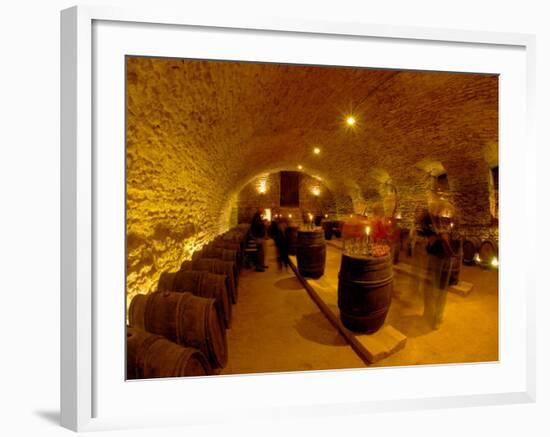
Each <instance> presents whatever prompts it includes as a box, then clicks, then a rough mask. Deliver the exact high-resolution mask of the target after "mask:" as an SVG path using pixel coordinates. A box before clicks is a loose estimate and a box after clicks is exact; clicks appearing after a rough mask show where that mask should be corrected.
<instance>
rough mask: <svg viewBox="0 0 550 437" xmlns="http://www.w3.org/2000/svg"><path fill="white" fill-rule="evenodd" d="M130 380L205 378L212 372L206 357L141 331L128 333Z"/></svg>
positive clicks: (132, 330)
mask: <svg viewBox="0 0 550 437" xmlns="http://www.w3.org/2000/svg"><path fill="white" fill-rule="evenodd" d="M126 346H127V347H126V354H127V355H126V378H127V379H142V378H173V377H179V376H204V375H210V374H212V368H211V367H210V364H209V362H208V360H207V359H206V357H205V356H204V354H203V353H202V352H201V351H199V350H198V349H195V348H190V347H183V346H180V345H178V344H176V343H173V342H171V341H169V340H167V339H166V338H164V337H162V336H160V335H155V334H151V333H149V332H145V331H143V330H141V329H137V328H132V327H128V328H127V329H126Z"/></svg>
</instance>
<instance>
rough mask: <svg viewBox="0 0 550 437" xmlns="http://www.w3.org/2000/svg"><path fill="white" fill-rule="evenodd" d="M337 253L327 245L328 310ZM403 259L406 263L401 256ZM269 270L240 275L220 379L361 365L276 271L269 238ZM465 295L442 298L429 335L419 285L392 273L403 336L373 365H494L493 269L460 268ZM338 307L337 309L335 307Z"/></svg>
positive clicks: (395, 313)
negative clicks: (401, 344) (398, 346)
mask: <svg viewBox="0 0 550 437" xmlns="http://www.w3.org/2000/svg"><path fill="white" fill-rule="evenodd" d="M340 255H341V251H340V250H339V249H337V248H335V247H333V246H327V264H326V269H325V276H324V277H323V278H324V279H323V280H324V281H325V284H330V283H332V286H326V287H325V288H324V290H323V292H322V293H323V294H324V296H323V299H324V300H325V302H327V303H328V304H329V306H332V307H334V306H335V302H336V300H335V299H336V297H335V292H336V287H337V274H338V270H339V267H340ZM401 255H402V256H401V261H402V262H411V261H412V260H411V259H410V258H407V257H406V255H405V254H404V253H402V254H401ZM266 259H267V260H268V264H269V266H270V267H269V269H267V270H266V272H264V273H260V272H255V271H252V270H243V271H242V274H241V280H240V283H239V302H238V303H237V305H235V306H234V307H233V309H234V313H233V325H232V328H231V329H230V330H228V331H227V335H228V348H229V361H228V364H227V366H226V367H225V368H224V369H223V370H222V372H221V373H222V374H242V373H261V372H280V371H303V370H327V369H342V368H358V367H365V363H364V362H363V361H362V360H361V359H360V358H359V357H358V356H357V355H356V353H355V352H354V351H353V349H352V348H351V347H350V346H349V345H348V343H347V342H346V340H345V339H344V338H343V337H342V336H341V335H340V334H339V332H338V331H337V330H336V329H335V328H334V327H333V326H332V325H331V324H330V323H329V322H328V320H327V319H326V318H325V316H324V315H323V314H322V313H321V312H320V310H319V309H318V308H317V306H316V305H315V304H314V303H313V301H312V300H311V299H310V297H309V296H308V294H307V292H306V291H305V290H304V289H303V288H302V286H301V284H300V283H299V281H298V280H297V279H296V277H295V276H294V274H293V273H292V271H291V270H290V269H289V271H288V273H286V272H278V269H277V264H276V262H275V251H274V247H273V243H272V241H268V256H267V257H266ZM461 279H462V280H465V281H468V282H471V283H473V284H474V289H473V291H472V292H471V293H470V295H468V296H466V297H463V296H459V295H455V294H452V293H448V296H447V304H446V308H445V314H444V320H443V324H442V326H441V327H440V328H439V330H437V331H433V330H431V329H430V328H429V327H428V326H427V324H426V323H425V322H424V320H423V319H422V317H421V314H422V310H423V297H422V286H423V283H422V282H421V281H418V280H416V279H414V278H411V277H410V276H408V275H405V274H397V273H396V274H395V276H394V297H393V300H392V305H391V307H390V312H389V314H388V317H387V319H386V323H389V324H391V325H392V326H394V327H395V328H396V329H398V330H399V331H401V332H402V333H403V334H405V335H406V336H407V343H406V346H405V348H404V349H402V350H400V351H398V352H396V353H395V354H393V355H391V356H389V357H387V358H385V359H383V360H381V361H378V362H376V363H374V364H372V365H371V366H374V367H379V366H406V365H417V364H443V363H465V362H482V361H497V360H498V272H497V271H488V270H481V269H479V268H478V267H464V268H463V270H462V272H461ZM336 310H337V308H336Z"/></svg>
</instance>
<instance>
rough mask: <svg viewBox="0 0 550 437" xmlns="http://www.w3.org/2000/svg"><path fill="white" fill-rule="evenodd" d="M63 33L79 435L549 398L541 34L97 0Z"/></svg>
mask: <svg viewBox="0 0 550 437" xmlns="http://www.w3.org/2000/svg"><path fill="white" fill-rule="evenodd" d="M61 44H62V387H61V394H62V424H63V425H64V426H66V427H68V428H71V429H74V430H92V429H110V428H115V427H116V428H119V427H142V426H155V425H160V424H162V425H167V424H176V425H189V424H202V423H214V422H216V423H219V422H224V421H229V420H235V418H237V419H239V418H241V419H243V420H244V417H245V416H250V417H256V418H262V417H265V416H269V415H270V416H286V415H296V414H298V415H300V414H339V413H340V412H342V411H355V412H357V413H366V412H369V411H380V410H400V409H410V408H430V407H440V406H468V405H483V404H502V403H510V402H530V401H532V400H533V399H534V378H535V375H534V309H533V296H532V295H533V293H534V287H533V283H532V281H534V279H533V277H534V276H533V272H532V269H533V267H532V266H531V264H530V263H529V260H528V259H527V258H526V257H525V256H524V253H525V248H526V247H532V245H534V242H533V241H532V240H526V238H529V235H527V236H525V235H523V234H521V233H518V232H515V230H517V229H519V228H521V227H523V226H526V225H527V224H530V225H534V216H533V215H532V213H531V212H530V209H529V208H513V207H512V205H517V204H526V202H528V201H533V199H532V197H533V194H532V188H533V184H534V182H533V180H534V179H533V178H532V175H531V174H527V170H526V169H527V167H528V164H529V163H531V162H532V160H533V156H534V145H533V144H532V138H531V130H530V129H531V128H530V123H531V118H532V113H531V111H532V98H533V92H534V82H533V63H534V53H533V52H534V39H533V37H532V36H529V35H515V34H498V33H488V32H462V31H451V30H442V29H439V30H435V29H420V28H412V27H411V28H403V27H395V28H392V27H387V26H379V27H378V26H374V25H365V24H361V23H356V24H349V23H346V24H345V25H344V24H342V23H311V22H303V23H296V22H289V23H286V22H282V21H278V20H275V19H265V20H263V21H262V20H260V21H258V20H253V21H252V20H251V21H247V20H245V19H243V21H242V22H226V21H224V20H223V19H218V18H216V17H214V16H212V17H190V16H188V15H186V14H185V11H182V12H180V13H177V12H176V13H173V14H166V15H164V14H163V13H161V12H155V11H154V10H151V11H142V12H139V11H126V10H119V9H110V8H103V7H101V8H96V7H80V6H79V7H74V8H71V9H67V10H65V11H63V12H62V35H61ZM519 145H521V147H519ZM531 238H532V237H531ZM183 394H185V395H183ZM290 394H291V395H290Z"/></svg>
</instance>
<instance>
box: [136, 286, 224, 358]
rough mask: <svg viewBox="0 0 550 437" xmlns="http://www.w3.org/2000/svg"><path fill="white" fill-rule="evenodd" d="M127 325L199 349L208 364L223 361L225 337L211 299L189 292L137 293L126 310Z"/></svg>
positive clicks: (222, 326) (221, 322) (219, 316)
mask: <svg viewBox="0 0 550 437" xmlns="http://www.w3.org/2000/svg"><path fill="white" fill-rule="evenodd" d="M128 316H129V317H128V318H129V321H130V326H132V327H137V328H141V329H143V330H144V331H147V332H150V333H152V334H158V335H162V336H163V337H166V338H167V339H168V340H171V341H173V342H174V343H177V344H180V345H183V346H187V347H194V348H196V349H199V350H200V351H201V352H203V353H204V355H205V356H206V357H207V358H208V360H209V361H210V364H211V365H212V367H216V368H222V367H224V366H225V365H226V364H227V337H226V333H225V326H224V324H223V320H222V317H223V316H222V315H220V314H219V313H218V310H217V309H216V306H215V301H214V299H206V298H202V297H197V296H193V295H192V294H191V293H170V292H156V293H151V294H147V295H145V294H138V295H136V296H135V297H134V298H133V299H132V302H131V303H130V308H129V310H128Z"/></svg>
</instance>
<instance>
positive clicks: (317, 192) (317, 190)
mask: <svg viewBox="0 0 550 437" xmlns="http://www.w3.org/2000/svg"><path fill="white" fill-rule="evenodd" d="M311 194H313V195H314V196H319V195H320V194H321V189H320V188H319V187H313V188H312V189H311Z"/></svg>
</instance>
